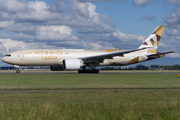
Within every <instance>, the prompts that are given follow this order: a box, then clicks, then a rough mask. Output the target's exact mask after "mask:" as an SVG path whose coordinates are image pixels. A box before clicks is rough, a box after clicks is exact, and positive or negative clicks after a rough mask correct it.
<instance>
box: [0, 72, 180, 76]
mask: <svg viewBox="0 0 180 120" xmlns="http://www.w3.org/2000/svg"><path fill="white" fill-rule="evenodd" d="M67 74H69V75H71V74H73V75H89V74H92V75H98V74H110V75H111V74H117V75H118V74H119V75H121V74H129V75H131V74H132V75H135V74H137V75H141V74H143V75H145V74H147V75H158V74H159V75H166V74H167V75H179V74H180V72H109V73H108V72H102V73H101V72H100V73H98V74H97V73H74V72H73V73H71V72H70V73H68V72H63V73H62V72H59V73H58V72H27V73H23V72H22V73H20V74H17V73H16V72H6V73H3V72H2V73H0V75H67Z"/></svg>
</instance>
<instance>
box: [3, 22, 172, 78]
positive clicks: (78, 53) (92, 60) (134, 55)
mask: <svg viewBox="0 0 180 120" xmlns="http://www.w3.org/2000/svg"><path fill="white" fill-rule="evenodd" d="M163 29H164V26H163V25H160V26H158V27H157V28H156V29H155V30H154V31H153V33H152V34H151V35H150V36H149V37H148V38H147V39H146V40H145V41H144V43H143V44H142V45H140V47H139V48H138V49H135V50H121V49H104V50H84V49H29V50H20V51H15V52H11V53H8V54H6V55H5V57H3V58H2V61H3V62H5V63H8V64H11V65H14V67H16V69H17V70H16V72H17V73H18V74H19V73H20V69H19V66H50V69H51V70H52V71H62V70H78V73H99V70H97V69H96V68H95V67H96V66H123V65H130V64H135V63H139V62H144V61H148V60H152V59H157V58H161V57H164V56H165V54H169V53H174V51H170V52H163V53H160V52H156V50H157V48H158V45H159V41H160V38H161V35H162V33H163ZM87 66H89V67H90V68H91V70H86V67H87Z"/></svg>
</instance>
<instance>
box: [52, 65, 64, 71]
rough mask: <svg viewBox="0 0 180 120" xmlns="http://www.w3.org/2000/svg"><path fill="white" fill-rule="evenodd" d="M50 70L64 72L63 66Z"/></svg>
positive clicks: (53, 67)
mask: <svg viewBox="0 0 180 120" xmlns="http://www.w3.org/2000/svg"><path fill="white" fill-rule="evenodd" d="M50 69H51V70H52V71H62V70H64V69H63V66H62V65H60V66H50Z"/></svg>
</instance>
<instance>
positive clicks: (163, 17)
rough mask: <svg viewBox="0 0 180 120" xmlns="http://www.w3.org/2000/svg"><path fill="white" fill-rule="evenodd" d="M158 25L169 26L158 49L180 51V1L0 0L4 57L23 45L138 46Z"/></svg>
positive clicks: (174, 57)
mask: <svg viewBox="0 0 180 120" xmlns="http://www.w3.org/2000/svg"><path fill="white" fill-rule="evenodd" d="M158 25H165V29H164V32H163V35H162V38H161V41H160V45H159V48H158V52H166V51H180V50H179V47H180V0H41V1H40V0H0V57H3V56H4V55H5V54H6V53H9V52H12V51H16V50H21V49H40V48H41V49H47V48H51V49H53V48H59V49H61V48H66V49H113V48H119V49H136V48H138V47H139V46H140V44H141V43H142V42H143V41H144V40H145V39H146V38H147V37H148V36H149V35H150V34H151V33H152V31H153V30H154V29H155V28H156V27H157V26H158ZM179 57H180V54H171V55H168V56H167V57H166V58H167V59H166V58H163V59H161V60H160V62H156V61H155V62H154V63H158V64H168V61H171V64H172V63H175V64H177V61H178V58H179ZM173 60H174V61H173ZM175 61H176V62H175ZM163 62H164V63H163ZM152 63H153V62H152ZM2 65H6V64H4V63H2V62H0V66H2Z"/></svg>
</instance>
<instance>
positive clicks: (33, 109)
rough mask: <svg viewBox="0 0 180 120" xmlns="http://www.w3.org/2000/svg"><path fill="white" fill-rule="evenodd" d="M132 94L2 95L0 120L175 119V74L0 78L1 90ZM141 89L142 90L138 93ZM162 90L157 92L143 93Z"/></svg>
mask: <svg viewBox="0 0 180 120" xmlns="http://www.w3.org/2000/svg"><path fill="white" fill-rule="evenodd" d="M119 88H123V89H128V88H131V89H134V90H121V91H116V90H114V91H78V92H77V91H76V92H73V91H71V92H67V91H58V92H17V93H16V92H8V93H3V92H1V93H0V120H59V119H60V120H148V119H149V120H152V119H153V120H172V119H173V120H178V119H179V118H180V114H179V113H180V91H179V90H163V89H166V88H180V78H178V75H149V74H148V75H131V74H108V75H107V74H95V75H92V74H91V75H87V74H86V75H85V74H65V75H64V74H63V75H0V89H3V90H6V89H7V90H10V89H14V90H19V89H119ZM136 88H141V89H142V90H136ZM143 88H161V90H143Z"/></svg>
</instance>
